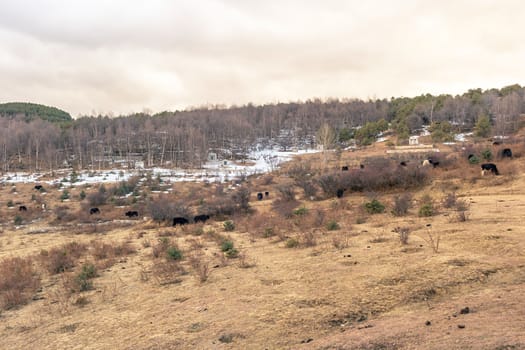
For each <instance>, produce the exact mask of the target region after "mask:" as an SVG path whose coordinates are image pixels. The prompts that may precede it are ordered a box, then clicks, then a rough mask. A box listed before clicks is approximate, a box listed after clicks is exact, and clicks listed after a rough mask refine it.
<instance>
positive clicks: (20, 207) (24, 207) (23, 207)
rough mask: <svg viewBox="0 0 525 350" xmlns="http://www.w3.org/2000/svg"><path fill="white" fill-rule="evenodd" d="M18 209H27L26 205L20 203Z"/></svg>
mask: <svg viewBox="0 0 525 350" xmlns="http://www.w3.org/2000/svg"><path fill="white" fill-rule="evenodd" d="M18 210H19V211H27V207H26V206H25V205H21V206H19V207H18Z"/></svg>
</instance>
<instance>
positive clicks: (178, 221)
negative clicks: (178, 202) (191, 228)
mask: <svg viewBox="0 0 525 350" xmlns="http://www.w3.org/2000/svg"><path fill="white" fill-rule="evenodd" d="M186 224H189V221H188V219H186V218H183V217H176V218H173V226H177V225H181V226H182V225H186Z"/></svg>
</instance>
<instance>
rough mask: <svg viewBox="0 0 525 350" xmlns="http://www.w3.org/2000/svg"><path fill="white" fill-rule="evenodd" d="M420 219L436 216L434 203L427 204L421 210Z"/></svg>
mask: <svg viewBox="0 0 525 350" xmlns="http://www.w3.org/2000/svg"><path fill="white" fill-rule="evenodd" d="M418 214H419V216H420V217H429V216H433V215H434V206H433V205H432V203H425V204H423V205H422V206H421V207H420V208H419V212H418Z"/></svg>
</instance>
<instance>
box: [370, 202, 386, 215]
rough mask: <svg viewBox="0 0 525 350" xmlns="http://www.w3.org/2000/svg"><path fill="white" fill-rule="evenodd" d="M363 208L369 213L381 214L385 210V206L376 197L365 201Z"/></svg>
mask: <svg viewBox="0 0 525 350" xmlns="http://www.w3.org/2000/svg"><path fill="white" fill-rule="evenodd" d="M365 209H366V211H367V213H369V214H381V213H383V212H384V211H385V206H384V205H383V204H382V203H381V202H380V201H378V200H377V199H372V201H370V202H368V203H365Z"/></svg>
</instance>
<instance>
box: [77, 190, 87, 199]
mask: <svg viewBox="0 0 525 350" xmlns="http://www.w3.org/2000/svg"><path fill="white" fill-rule="evenodd" d="M78 197H79V198H80V200H81V201H82V200H84V199H86V192H85V191H84V190H82V191H80V194H79V195H78Z"/></svg>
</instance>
